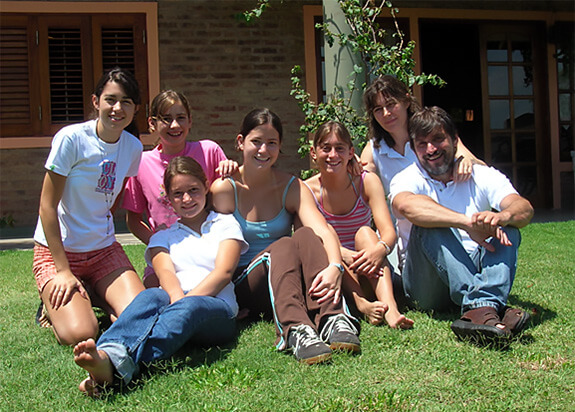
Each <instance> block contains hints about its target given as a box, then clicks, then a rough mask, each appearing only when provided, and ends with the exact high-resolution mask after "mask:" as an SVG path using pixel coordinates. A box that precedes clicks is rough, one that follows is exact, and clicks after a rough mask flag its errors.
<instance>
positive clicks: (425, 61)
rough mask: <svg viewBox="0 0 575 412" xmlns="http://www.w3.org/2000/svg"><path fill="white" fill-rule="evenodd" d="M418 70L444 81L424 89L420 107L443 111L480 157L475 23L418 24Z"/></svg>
mask: <svg viewBox="0 0 575 412" xmlns="http://www.w3.org/2000/svg"><path fill="white" fill-rule="evenodd" d="M419 30H420V47H421V62H422V70H423V72H424V73H426V74H437V75H439V76H440V77H441V78H442V79H443V80H445V81H446V82H447V85H445V86H444V87H442V88H439V87H437V86H430V85H428V86H424V88H423V104H424V105H425V106H439V107H441V108H443V109H445V110H446V111H447V112H448V113H449V114H450V115H451V116H452V118H453V119H454V120H455V121H456V123H457V128H458V130H459V135H460V137H461V140H462V141H463V143H465V145H466V146H467V148H468V149H469V150H470V151H471V152H473V153H474V154H475V155H476V156H477V157H479V158H480V159H483V158H484V154H485V151H484V145H483V129H482V127H483V126H482V124H483V116H482V100H481V98H482V97H481V63H480V49H479V29H478V27H477V25H475V24H469V23H468V24H465V23H464V24H462V23H451V22H448V21H444V20H443V21H438V20H427V21H425V20H424V21H422V22H421V23H420V28H419Z"/></svg>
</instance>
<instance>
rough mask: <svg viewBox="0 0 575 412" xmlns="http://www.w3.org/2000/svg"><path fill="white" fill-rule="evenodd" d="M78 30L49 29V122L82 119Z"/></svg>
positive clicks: (80, 59)
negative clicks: (50, 118) (50, 116)
mask: <svg viewBox="0 0 575 412" xmlns="http://www.w3.org/2000/svg"><path fill="white" fill-rule="evenodd" d="M81 44H82V41H81V37H80V29H56V28H51V29H49V30H48V52H49V55H50V107H51V113H52V123H57V124H58V123H60V124H61V123H70V122H77V121H82V120H84V102H83V83H82V80H83V79H82V53H81Z"/></svg>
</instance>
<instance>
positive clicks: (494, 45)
mask: <svg viewBox="0 0 575 412" xmlns="http://www.w3.org/2000/svg"><path fill="white" fill-rule="evenodd" d="M480 32H481V65H482V70H481V71H482V89H483V92H482V94H483V112H484V114H485V115H484V117H483V123H484V145H485V160H486V162H487V163H488V164H490V165H492V166H494V167H495V168H497V169H499V170H500V171H502V172H503V173H505V174H506V175H507V177H509V179H510V180H511V181H512V183H513V184H514V186H515V187H516V189H517V190H518V191H519V193H520V194H521V195H522V196H525V197H526V198H528V199H529V200H530V201H532V202H533V203H534V205H537V206H544V205H545V204H546V203H547V202H548V200H549V199H546V196H544V192H545V191H544V190H542V189H543V188H542V186H543V185H542V181H543V177H544V175H543V173H544V170H543V169H544V162H545V151H546V150H548V149H546V144H545V140H546V141H547V142H548V140H549V138H548V136H547V138H545V137H544V136H543V134H542V132H541V120H542V119H541V115H540V113H541V110H540V108H539V105H540V104H541V103H540V100H541V95H540V90H539V89H540V88H541V85H540V84H539V83H538V82H539V81H541V79H545V77H542V76H540V75H538V72H539V70H540V69H539V67H538V64H537V63H536V62H537V54H538V52H539V50H538V47H537V44H536V33H537V30H536V29H535V27H533V26H521V25H505V26H494V25H484V26H482V27H481V30H480Z"/></svg>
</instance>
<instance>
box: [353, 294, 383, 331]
mask: <svg viewBox="0 0 575 412" xmlns="http://www.w3.org/2000/svg"><path fill="white" fill-rule="evenodd" d="M356 304H357V309H358V310H359V311H360V312H361V313H363V314H364V315H365V317H366V318H367V321H368V322H369V323H371V324H372V325H380V324H381V323H382V322H383V319H384V315H385V314H386V313H387V309H388V306H387V305H386V304H385V303H383V302H380V301H379V300H376V301H375V302H370V301H368V300H366V299H361V300H360V301H359V302H356Z"/></svg>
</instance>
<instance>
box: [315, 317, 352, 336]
mask: <svg viewBox="0 0 575 412" xmlns="http://www.w3.org/2000/svg"><path fill="white" fill-rule="evenodd" d="M336 331H337V332H347V333H352V334H354V335H357V329H356V328H355V326H353V324H352V323H351V322H350V321H349V319H348V318H347V317H346V316H345V315H342V314H339V315H336V316H332V317H330V318H329V319H328V320H327V322H326V323H325V326H324V327H323V329H322V331H321V338H322V339H323V340H325V341H327V340H328V339H329V337H330V335H331V334H332V333H333V332H336Z"/></svg>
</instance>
